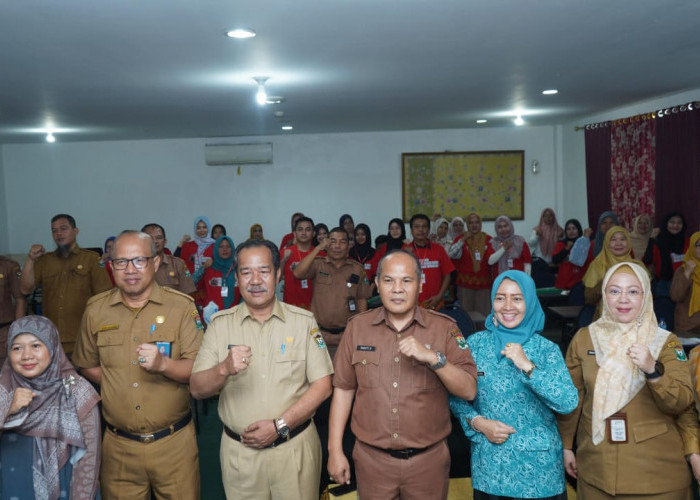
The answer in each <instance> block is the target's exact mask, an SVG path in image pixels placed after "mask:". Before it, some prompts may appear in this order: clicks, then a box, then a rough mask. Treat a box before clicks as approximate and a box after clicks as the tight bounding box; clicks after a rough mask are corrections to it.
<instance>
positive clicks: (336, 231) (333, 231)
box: [328, 226, 350, 241]
mask: <svg viewBox="0 0 700 500" xmlns="http://www.w3.org/2000/svg"><path fill="white" fill-rule="evenodd" d="M331 233H343V234H344V235H345V237H346V238H347V239H348V241H350V235H349V234H348V232H347V231H346V230H345V229H343V228H342V227H340V226H337V227H334V228H333V229H331V230H330V231H328V236H330V235H331Z"/></svg>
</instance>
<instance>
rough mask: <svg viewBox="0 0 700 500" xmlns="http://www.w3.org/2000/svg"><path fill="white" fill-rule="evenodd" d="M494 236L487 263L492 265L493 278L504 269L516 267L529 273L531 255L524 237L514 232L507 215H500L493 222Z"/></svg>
mask: <svg viewBox="0 0 700 500" xmlns="http://www.w3.org/2000/svg"><path fill="white" fill-rule="evenodd" d="M494 227H495V229H496V236H494V237H493V238H491V247H492V248H493V254H492V255H491V256H490V257H489V260H488V263H489V265H490V266H492V271H493V277H494V278H495V277H496V276H498V275H499V274H501V273H502V272H504V271H508V270H509V269H516V270H518V271H524V272H525V273H527V274H530V272H531V270H532V256H531V254H530V248H529V247H528V246H527V242H526V241H525V238H523V237H522V236H519V235H517V234H515V228H514V227H513V222H512V221H511V220H510V218H509V217H507V216H505V215H501V216H499V217H498V218H497V219H496V222H495V223H494Z"/></svg>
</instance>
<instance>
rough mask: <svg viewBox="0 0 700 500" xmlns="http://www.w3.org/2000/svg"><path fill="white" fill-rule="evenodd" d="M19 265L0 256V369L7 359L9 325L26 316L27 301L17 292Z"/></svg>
mask: <svg viewBox="0 0 700 500" xmlns="http://www.w3.org/2000/svg"><path fill="white" fill-rule="evenodd" d="M19 280H20V270H19V264H18V263H17V262H15V261H14V260H12V259H8V258H7V257H5V256H3V255H0V367H2V365H3V364H4V363H5V359H6V358H7V332H8V331H9V330H10V324H11V323H12V322H13V321H14V320H16V319H19V318H21V317H23V316H25V315H26V314H27V299H26V298H25V297H24V295H22V292H20V290H19Z"/></svg>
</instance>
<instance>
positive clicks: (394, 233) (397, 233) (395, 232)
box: [389, 222, 401, 239]
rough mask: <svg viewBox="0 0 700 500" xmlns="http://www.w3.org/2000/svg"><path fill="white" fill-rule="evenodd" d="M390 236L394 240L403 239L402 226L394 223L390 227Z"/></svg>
mask: <svg viewBox="0 0 700 500" xmlns="http://www.w3.org/2000/svg"><path fill="white" fill-rule="evenodd" d="M389 236H391V237H392V238H394V239H397V238H400V237H401V226H399V225H398V224H397V223H396V222H392V223H391V224H390V225H389Z"/></svg>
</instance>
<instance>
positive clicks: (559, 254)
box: [552, 219, 591, 290]
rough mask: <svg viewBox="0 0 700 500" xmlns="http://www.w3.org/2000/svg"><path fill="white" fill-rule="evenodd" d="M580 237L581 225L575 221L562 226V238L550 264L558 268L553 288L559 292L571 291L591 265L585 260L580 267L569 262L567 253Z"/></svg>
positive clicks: (582, 233)
mask: <svg viewBox="0 0 700 500" xmlns="http://www.w3.org/2000/svg"><path fill="white" fill-rule="evenodd" d="M581 236H585V234H584V232H583V228H582V227H581V223H580V222H579V221H578V220H577V219H569V220H568V221H566V224H564V238H563V239H561V240H559V241H558V242H557V244H556V246H555V247H554V251H553V252H552V262H554V263H555V264H557V265H558V266H559V271H558V272H557V280H556V281H555V282H554V286H555V287H556V288H559V289H560V290H571V289H572V288H573V287H574V285H576V284H577V283H579V282H580V281H581V280H582V279H583V276H584V275H585V274H586V270H587V269H588V264H590V263H591V261H590V260H589V259H586V262H584V264H583V265H582V266H577V265H576V264H574V263H573V262H571V261H570V260H569V253H570V252H571V249H572V248H573V246H574V243H575V242H576V240H578V239H579V238H580V237H581Z"/></svg>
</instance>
